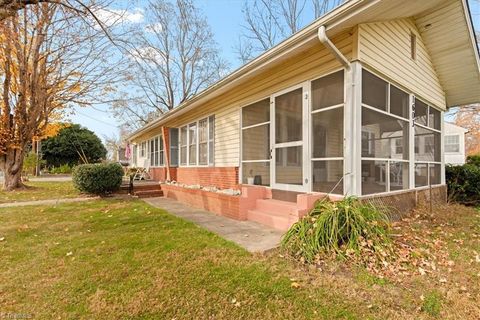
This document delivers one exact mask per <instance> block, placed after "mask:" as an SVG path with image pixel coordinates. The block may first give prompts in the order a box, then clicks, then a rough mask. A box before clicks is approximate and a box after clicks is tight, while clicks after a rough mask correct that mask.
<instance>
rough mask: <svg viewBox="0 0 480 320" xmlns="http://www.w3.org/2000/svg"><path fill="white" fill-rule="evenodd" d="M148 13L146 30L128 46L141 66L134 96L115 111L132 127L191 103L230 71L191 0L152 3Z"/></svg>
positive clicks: (135, 78)
mask: <svg viewBox="0 0 480 320" xmlns="http://www.w3.org/2000/svg"><path fill="white" fill-rule="evenodd" d="M146 12H147V14H146V17H145V19H146V25H145V27H144V28H143V29H142V30H140V31H137V33H136V34H135V35H133V36H132V35H129V39H127V40H125V41H124V42H123V44H122V45H123V47H124V48H125V50H126V52H127V55H129V56H130V58H131V60H132V61H134V63H135V65H134V67H132V69H131V70H132V72H131V74H130V75H129V80H130V81H131V87H129V92H130V93H127V92H126V93H125V99H123V100H122V101H118V102H117V103H116V104H114V106H113V110H114V112H115V114H116V115H117V117H119V118H121V119H123V120H124V121H125V122H126V123H127V124H128V125H129V126H130V127H138V126H141V125H144V124H145V123H147V122H149V121H150V120H152V119H153V118H154V117H157V116H158V115H160V114H162V113H165V112H166V111H168V110H171V109H173V108H175V107H176V106H177V105H179V104H181V103H182V102H184V101H186V100H188V99H190V98H191V97H193V96H194V95H195V94H197V93H198V92H199V91H201V90H202V89H204V88H206V87H207V86H209V85H210V84H212V83H213V82H215V81H217V80H218V79H219V78H220V77H221V76H222V74H223V73H224V72H225V70H226V68H227V64H226V62H225V61H224V60H222V59H221V58H220V57H219V49H218V46H217V44H216V43H215V41H214V38H213V34H212V31H211V29H210V26H209V25H208V22H207V20H206V18H205V17H204V16H203V15H202V13H201V12H200V11H199V10H198V9H197V8H196V7H195V6H194V5H193V2H192V1H191V0H176V1H174V2H170V1H168V0H156V1H151V2H150V3H149V5H148V7H147V9H146ZM132 39H133V40H132ZM132 92H133V94H132Z"/></svg>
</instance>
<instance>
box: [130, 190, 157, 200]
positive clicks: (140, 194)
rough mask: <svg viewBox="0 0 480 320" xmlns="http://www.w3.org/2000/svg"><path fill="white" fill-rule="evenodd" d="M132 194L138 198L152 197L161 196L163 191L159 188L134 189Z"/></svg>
mask: <svg viewBox="0 0 480 320" xmlns="http://www.w3.org/2000/svg"><path fill="white" fill-rule="evenodd" d="M133 195H135V196H137V197H139V198H154V197H163V191H162V190H160V189H157V190H142V191H135V192H134V193H133Z"/></svg>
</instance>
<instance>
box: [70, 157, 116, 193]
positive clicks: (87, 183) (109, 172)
mask: <svg viewBox="0 0 480 320" xmlns="http://www.w3.org/2000/svg"><path fill="white" fill-rule="evenodd" d="M122 177H123V168H122V166H121V165H120V164H118V163H96V164H82V165H79V166H77V167H75V168H74V169H73V185H74V186H75V188H77V189H78V190H79V191H81V192H85V193H91V194H98V195H105V194H108V193H112V192H114V191H117V190H118V189H120V186H121V184H122Z"/></svg>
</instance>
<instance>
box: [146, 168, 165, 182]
mask: <svg viewBox="0 0 480 320" xmlns="http://www.w3.org/2000/svg"><path fill="white" fill-rule="evenodd" d="M150 175H151V176H152V179H153V180H155V181H165V180H166V179H167V168H165V167H161V168H150Z"/></svg>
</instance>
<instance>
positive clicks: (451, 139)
mask: <svg viewBox="0 0 480 320" xmlns="http://www.w3.org/2000/svg"><path fill="white" fill-rule="evenodd" d="M445 152H450V153H459V152H460V136H459V135H458V134H455V135H448V136H445Z"/></svg>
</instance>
